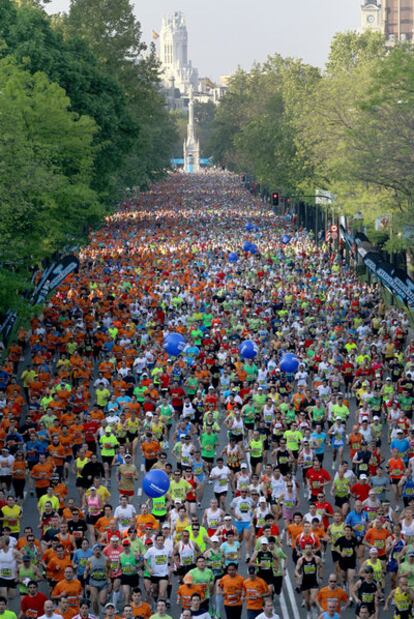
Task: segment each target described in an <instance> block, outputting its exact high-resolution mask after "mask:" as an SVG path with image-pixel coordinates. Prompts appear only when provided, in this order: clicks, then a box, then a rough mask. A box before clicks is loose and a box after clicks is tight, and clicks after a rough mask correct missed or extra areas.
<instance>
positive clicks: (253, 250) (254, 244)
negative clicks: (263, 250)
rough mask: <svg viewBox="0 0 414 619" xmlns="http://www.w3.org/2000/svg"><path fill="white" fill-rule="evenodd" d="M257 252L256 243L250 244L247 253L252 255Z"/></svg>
mask: <svg viewBox="0 0 414 619" xmlns="http://www.w3.org/2000/svg"><path fill="white" fill-rule="evenodd" d="M258 251H259V250H258V249H257V245H256V243H250V248H249V252H250V253H251V254H253V255H255V254H257V252H258Z"/></svg>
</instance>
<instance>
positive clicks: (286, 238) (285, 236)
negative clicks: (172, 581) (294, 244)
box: [282, 234, 290, 245]
mask: <svg viewBox="0 0 414 619" xmlns="http://www.w3.org/2000/svg"><path fill="white" fill-rule="evenodd" d="M282 243H283V244H284V245H287V244H288V243H290V236H289V235H288V234H284V235H283V236H282Z"/></svg>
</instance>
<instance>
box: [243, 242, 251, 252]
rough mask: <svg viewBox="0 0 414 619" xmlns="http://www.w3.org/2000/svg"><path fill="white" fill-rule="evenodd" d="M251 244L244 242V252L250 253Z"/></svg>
mask: <svg viewBox="0 0 414 619" xmlns="http://www.w3.org/2000/svg"><path fill="white" fill-rule="evenodd" d="M250 247H251V243H250V241H244V243H243V251H250Z"/></svg>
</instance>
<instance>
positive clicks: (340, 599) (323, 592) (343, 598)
mask: <svg viewBox="0 0 414 619" xmlns="http://www.w3.org/2000/svg"><path fill="white" fill-rule="evenodd" d="M337 580H338V579H337V576H336V574H329V577H328V585H327V586H326V587H322V588H321V589H319V590H318V592H317V594H316V596H315V598H314V601H315V602H316V604H317V606H318V608H319V610H320V612H324V611H326V610H328V601H329V602H330V601H332V600H335V601H336V609H335V610H336V612H337V613H339V614H341V613H342V611H344V610H346V609H347V608H348V605H349V598H348V594H347V592H346V591H345V590H344V589H342V588H341V587H338V585H337Z"/></svg>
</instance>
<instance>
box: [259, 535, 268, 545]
mask: <svg viewBox="0 0 414 619" xmlns="http://www.w3.org/2000/svg"><path fill="white" fill-rule="evenodd" d="M260 543H261V544H268V543H269V540H268V539H267V537H261V538H260Z"/></svg>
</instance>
